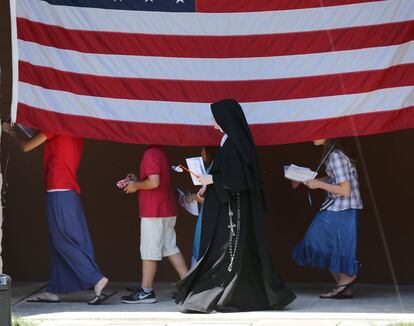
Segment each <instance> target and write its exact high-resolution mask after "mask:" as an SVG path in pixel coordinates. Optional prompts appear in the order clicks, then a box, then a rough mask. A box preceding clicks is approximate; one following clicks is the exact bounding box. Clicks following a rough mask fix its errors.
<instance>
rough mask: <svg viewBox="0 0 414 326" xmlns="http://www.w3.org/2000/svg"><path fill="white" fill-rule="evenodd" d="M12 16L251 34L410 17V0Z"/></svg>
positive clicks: (102, 26)
mask: <svg viewBox="0 0 414 326" xmlns="http://www.w3.org/2000/svg"><path fill="white" fill-rule="evenodd" d="M108 1H112V0H108ZM137 1H138V0H137ZM139 1H142V0H139ZM17 15H18V17H24V18H28V19H30V20H33V21H37V22H42V23H46V24H51V25H58V26H62V27H65V28H68V29H77V30H91V31H113V32H125V33H144V34H168V35H256V34H274V33H292V32H300V31H314V30H325V29H327V30H329V29H336V28H346V27H353V26H367V25H375V24H386V23H391V22H401V21H407V20H412V19H414V1H413V0H387V1H379V2H368V3H360V4H353V5H343V6H333V7H324V8H309V9H299V10H283V11H270V12H253V13H225V14H208V13H165V12H143V11H127V10H110V9H96V8H82V7H68V6H60V5H59V6H58V5H55V6H53V5H50V4H48V3H47V2H46V1H39V0H36V1H33V0H19V1H17Z"/></svg>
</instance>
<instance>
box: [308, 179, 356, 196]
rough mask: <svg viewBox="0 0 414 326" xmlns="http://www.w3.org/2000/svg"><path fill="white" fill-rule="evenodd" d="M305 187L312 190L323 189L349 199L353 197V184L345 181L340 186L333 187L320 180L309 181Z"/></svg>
mask: <svg viewBox="0 0 414 326" xmlns="http://www.w3.org/2000/svg"><path fill="white" fill-rule="evenodd" d="M305 185H306V186H307V187H308V188H310V189H323V190H325V191H327V192H330V193H332V194H335V195H339V196H344V197H349V196H350V195H351V182H350V181H344V182H341V183H340V184H339V185H333V184H330V183H327V182H324V181H321V180H318V179H315V180H309V181H306V182H305Z"/></svg>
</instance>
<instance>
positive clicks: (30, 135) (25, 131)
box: [15, 123, 35, 138]
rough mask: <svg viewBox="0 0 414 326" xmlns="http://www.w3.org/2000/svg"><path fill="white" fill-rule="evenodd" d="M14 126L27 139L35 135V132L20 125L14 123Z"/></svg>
mask: <svg viewBox="0 0 414 326" xmlns="http://www.w3.org/2000/svg"><path fill="white" fill-rule="evenodd" d="M15 126H16V127H17V128H19V129H20V130H21V131H22V132H23V133H24V134H25V135H26V137H27V138H32V137H33V136H34V134H35V131H34V130H33V129H31V128H29V127H26V126H23V125H21V124H20V123H16V124H15Z"/></svg>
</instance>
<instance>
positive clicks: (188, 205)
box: [177, 189, 198, 216]
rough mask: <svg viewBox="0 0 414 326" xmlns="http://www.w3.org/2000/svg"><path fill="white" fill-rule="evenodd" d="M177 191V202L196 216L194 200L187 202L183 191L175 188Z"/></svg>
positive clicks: (196, 205) (196, 207)
mask: <svg viewBox="0 0 414 326" xmlns="http://www.w3.org/2000/svg"><path fill="white" fill-rule="evenodd" d="M177 192H178V202H179V203H180V205H181V207H183V208H184V209H185V210H186V211H187V212H189V213H190V214H191V215H195V216H198V204H197V202H196V201H192V202H191V203H187V201H186V200H185V193H184V192H183V191H182V190H180V189H177Z"/></svg>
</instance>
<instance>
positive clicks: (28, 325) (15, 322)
mask: <svg viewBox="0 0 414 326" xmlns="http://www.w3.org/2000/svg"><path fill="white" fill-rule="evenodd" d="M39 325H40V324H39V323H37V322H34V321H31V320H25V319H22V318H20V317H16V316H13V318H12V326H39Z"/></svg>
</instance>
